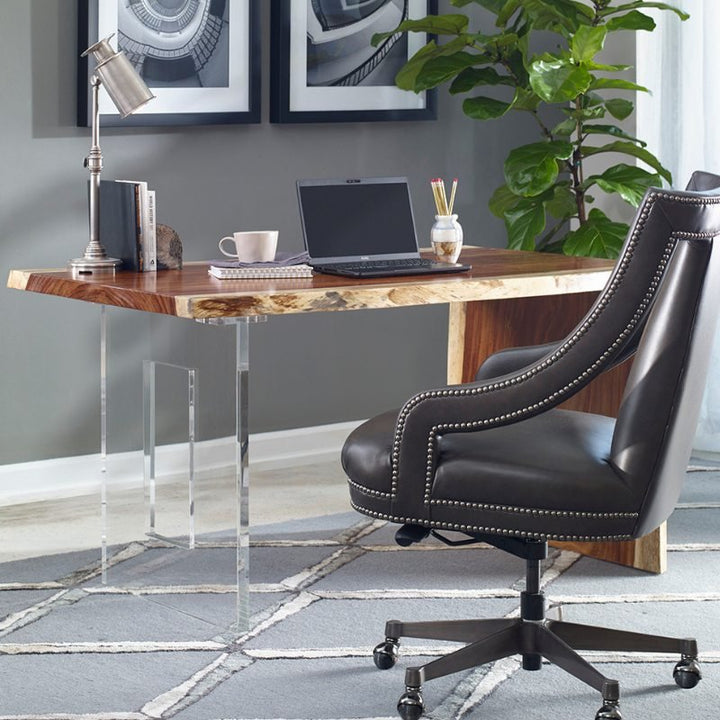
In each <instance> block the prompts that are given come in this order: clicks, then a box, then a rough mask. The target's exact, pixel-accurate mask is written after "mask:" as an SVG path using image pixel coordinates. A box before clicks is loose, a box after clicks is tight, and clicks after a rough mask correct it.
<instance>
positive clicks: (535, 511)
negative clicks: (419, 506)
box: [430, 500, 638, 520]
mask: <svg viewBox="0 0 720 720" xmlns="http://www.w3.org/2000/svg"><path fill="white" fill-rule="evenodd" d="M430 504H431V505H451V506H453V507H462V508H474V509H477V510H496V511H498V512H511V513H520V514H526V515H546V516H551V517H577V518H601V519H606V520H609V519H616V518H628V519H629V518H636V517H637V516H638V513H636V512H585V511H579V510H541V509H539V508H525V507H518V506H513V505H493V504H492V503H476V502H469V501H467V500H431V501H430Z"/></svg>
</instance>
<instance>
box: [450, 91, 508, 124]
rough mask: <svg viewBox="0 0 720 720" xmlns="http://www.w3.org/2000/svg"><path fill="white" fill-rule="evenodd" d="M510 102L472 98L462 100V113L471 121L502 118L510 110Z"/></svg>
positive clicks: (487, 98) (480, 97)
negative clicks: (471, 119)
mask: <svg viewBox="0 0 720 720" xmlns="http://www.w3.org/2000/svg"><path fill="white" fill-rule="evenodd" d="M511 107H512V102H509V103H508V102H503V101H502V100H495V98H490V97H483V96H479V97H473V98H467V99H466V100H463V106H462V108H463V112H464V113H465V114H466V115H467V116H468V117H471V118H473V120H491V119H492V118H499V117H502V116H503V115H504V114H505V113H506V112H507V111H508V110H509V109H510V108H511Z"/></svg>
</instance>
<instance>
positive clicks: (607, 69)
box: [584, 60, 632, 72]
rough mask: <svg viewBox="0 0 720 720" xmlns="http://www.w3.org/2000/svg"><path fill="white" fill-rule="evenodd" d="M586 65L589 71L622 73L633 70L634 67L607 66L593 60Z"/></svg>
mask: <svg viewBox="0 0 720 720" xmlns="http://www.w3.org/2000/svg"><path fill="white" fill-rule="evenodd" d="M584 65H585V67H586V68H587V69H588V70H602V71H603V72H622V71H623V70H630V68H632V65H606V64H605V63H596V62H595V61H593V60H589V61H587V62H585V63H584Z"/></svg>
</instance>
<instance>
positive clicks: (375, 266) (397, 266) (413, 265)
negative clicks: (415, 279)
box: [323, 258, 434, 271]
mask: <svg viewBox="0 0 720 720" xmlns="http://www.w3.org/2000/svg"><path fill="white" fill-rule="evenodd" d="M431 265H434V261H433V260H430V259H429V258H406V259H404V260H372V261H364V262H346V263H333V264H328V265H323V268H327V269H329V270H338V271H348V270H352V271H357V270H405V269H407V270H414V269H417V268H424V267H430V266H431Z"/></svg>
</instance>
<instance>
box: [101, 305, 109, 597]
mask: <svg viewBox="0 0 720 720" xmlns="http://www.w3.org/2000/svg"><path fill="white" fill-rule="evenodd" d="M107 341H108V320H107V308H106V307H105V306H104V305H101V306H100V572H101V578H102V582H103V584H104V583H107V568H108V564H107V537H108V532H107V346H108V342H107Z"/></svg>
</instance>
